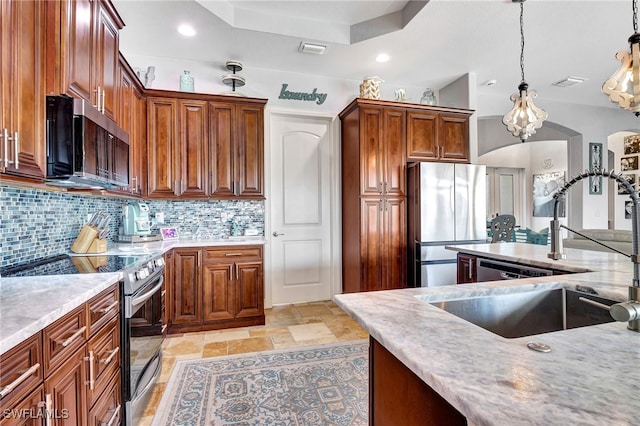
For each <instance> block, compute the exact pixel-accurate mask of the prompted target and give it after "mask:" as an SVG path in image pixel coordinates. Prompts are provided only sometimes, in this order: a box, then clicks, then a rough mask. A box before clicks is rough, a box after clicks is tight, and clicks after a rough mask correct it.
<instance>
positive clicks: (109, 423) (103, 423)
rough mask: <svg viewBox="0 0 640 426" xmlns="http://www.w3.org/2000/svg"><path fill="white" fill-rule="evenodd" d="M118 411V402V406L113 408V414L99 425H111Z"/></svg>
mask: <svg viewBox="0 0 640 426" xmlns="http://www.w3.org/2000/svg"><path fill="white" fill-rule="evenodd" d="M119 413H120V404H118V406H117V407H116V408H114V409H113V414H112V415H111V418H110V419H109V421H108V422H106V423H105V422H101V423H100V426H112V425H113V422H114V421H116V420H117V418H118V414H119Z"/></svg>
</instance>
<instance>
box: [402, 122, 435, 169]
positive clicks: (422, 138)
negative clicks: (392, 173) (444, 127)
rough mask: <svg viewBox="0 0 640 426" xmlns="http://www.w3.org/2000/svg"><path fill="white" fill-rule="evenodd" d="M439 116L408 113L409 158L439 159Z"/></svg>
mask: <svg viewBox="0 0 640 426" xmlns="http://www.w3.org/2000/svg"><path fill="white" fill-rule="evenodd" d="M437 129H438V115H437V114H436V113H435V112H431V111H407V157H408V158H409V159H415V158H418V159H424V158H438V147H439V145H438V141H437V138H438V133H437Z"/></svg>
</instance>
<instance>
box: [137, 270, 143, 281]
mask: <svg viewBox="0 0 640 426" xmlns="http://www.w3.org/2000/svg"><path fill="white" fill-rule="evenodd" d="M143 278H144V277H143V276H142V270H139V271H136V279H137V280H141V279H143Z"/></svg>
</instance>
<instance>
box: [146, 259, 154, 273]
mask: <svg viewBox="0 0 640 426" xmlns="http://www.w3.org/2000/svg"><path fill="white" fill-rule="evenodd" d="M146 267H147V268H149V270H150V271H153V270H154V269H156V267H155V265H154V264H153V261H150V262H149V263H147V266H146Z"/></svg>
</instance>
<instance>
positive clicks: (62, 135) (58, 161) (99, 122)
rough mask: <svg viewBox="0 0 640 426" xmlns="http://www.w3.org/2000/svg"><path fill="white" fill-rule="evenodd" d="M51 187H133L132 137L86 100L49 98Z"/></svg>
mask: <svg viewBox="0 0 640 426" xmlns="http://www.w3.org/2000/svg"><path fill="white" fill-rule="evenodd" d="M46 126H47V127H46V134H47V178H46V183H47V184H50V185H56V186H63V187H68V188H82V189H103V188H117V187H128V186H129V135H128V134H127V132H125V131H124V130H123V129H121V128H120V127H119V126H118V125H117V124H116V123H115V122H114V121H113V120H111V119H109V118H108V117H106V116H105V115H104V114H102V113H101V112H100V111H98V109H97V108H95V107H94V106H93V105H91V104H90V103H88V102H86V101H85V100H83V99H77V98H71V97H68V96H64V95H61V96H47V121H46Z"/></svg>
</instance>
